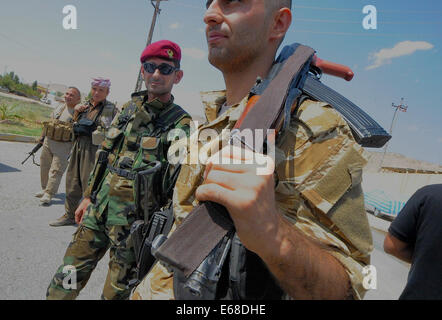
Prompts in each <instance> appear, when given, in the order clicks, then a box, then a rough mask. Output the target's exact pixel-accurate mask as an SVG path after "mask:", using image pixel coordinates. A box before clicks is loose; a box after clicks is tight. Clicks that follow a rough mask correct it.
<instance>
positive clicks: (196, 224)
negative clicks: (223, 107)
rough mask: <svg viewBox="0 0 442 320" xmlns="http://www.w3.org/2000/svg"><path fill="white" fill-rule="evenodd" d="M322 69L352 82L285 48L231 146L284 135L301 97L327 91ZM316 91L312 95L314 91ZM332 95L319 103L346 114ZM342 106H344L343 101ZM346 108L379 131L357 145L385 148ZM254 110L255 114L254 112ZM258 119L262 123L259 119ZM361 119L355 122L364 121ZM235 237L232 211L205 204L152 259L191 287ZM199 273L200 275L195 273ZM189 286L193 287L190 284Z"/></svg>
mask: <svg viewBox="0 0 442 320" xmlns="http://www.w3.org/2000/svg"><path fill="white" fill-rule="evenodd" d="M295 51H296V53H297V54H296V55H295V54H294V53H295ZM285 66H286V67H285ZM319 66H322V67H323V68H324V72H326V73H332V72H333V75H337V76H340V77H342V78H344V79H346V80H347V81H349V80H351V78H352V77H353V75H352V72H351V70H350V69H349V68H347V67H345V66H341V65H333V64H330V63H327V62H325V61H323V60H318V58H317V57H316V58H315V57H314V51H313V49H311V48H308V47H304V46H300V45H298V44H294V45H292V46H288V47H285V48H284V49H283V51H282V52H281V55H280V57H279V58H278V59H277V60H276V61H275V64H274V66H273V67H272V70H271V71H270V73H269V77H268V78H267V79H265V80H259V81H257V84H256V85H255V87H254V88H253V89H252V90H251V94H250V98H249V103H248V104H247V106H246V108H245V110H244V112H243V114H242V115H241V117H240V119H239V120H238V121H237V123H236V124H235V126H234V130H233V131H232V134H231V141H235V140H237V141H240V142H243V141H242V138H241V137H240V134H239V133H240V132H241V130H243V129H246V128H247V129H251V130H252V131H253V130H255V129H261V130H262V129H264V132H266V130H268V129H270V128H273V129H275V131H276V132H277V133H278V132H282V131H283V130H284V128H285V127H286V126H288V124H289V119H290V115H291V113H292V112H293V107H295V108H296V107H297V106H298V105H300V102H302V98H303V97H302V96H307V97H308V98H313V99H315V96H313V95H312V94H311V93H312V92H313V93H317V92H316V91H317V90H316V91H315V89H317V88H320V89H323V87H326V86H324V85H322V84H321V83H320V82H319V81H318V80H317V79H315V78H314V76H315V75H316V77H317V78H318V75H320V74H321V73H322V70H321V69H320V67H319ZM337 66H339V67H337ZM283 67H284V68H283ZM312 81H317V83H319V84H321V85H320V86H318V85H317V86H314V85H310V91H311V92H309V91H307V90H304V86H305V85H306V84H307V83H310V84H311V82H312ZM314 84H316V83H314ZM311 87H312V88H313V89H311ZM327 88H328V87H327ZM328 89H329V88H328ZM330 90H331V89H330ZM332 93H334V95H332V94H330V91H327V94H329V95H327V94H318V95H317V97H319V98H322V97H325V98H328V100H329V101H327V100H326V101H327V102H328V103H330V104H331V105H332V106H333V107H335V109H338V108H340V107H341V109H343V110H346V109H345V108H342V105H338V104H337V103H336V101H335V99H336V97H342V96H340V95H339V94H338V93H336V92H332ZM330 97H331V98H330ZM342 98H343V97H342ZM344 99H345V98H344ZM341 100H342V99H341ZM338 101H340V100H339V99H338ZM347 101H348V100H347ZM295 102H297V103H295ZM345 107H348V108H353V109H352V110H350V111H352V112H353V113H355V114H357V116H358V117H359V118H362V119H363V120H365V122H364V121H362V122H360V123H356V124H352V125H353V127H357V126H358V125H360V124H361V123H362V124H365V123H370V124H372V125H373V127H374V128H375V129H376V130H377V131H376V130H374V131H375V132H373V130H370V128H368V130H365V131H364V130H356V131H354V132H356V134H360V135H359V136H357V138H356V139H357V141H358V140H359V141H358V142H360V143H361V142H362V143H373V144H374V145H383V144H385V142H386V141H388V140H389V139H390V138H391V137H390V136H389V135H388V134H387V133H386V132H385V130H383V129H382V127H380V126H379V125H378V124H377V123H376V122H375V121H374V120H373V119H371V118H370V117H369V116H368V115H367V114H366V113H360V112H359V111H362V110H361V109H360V108H359V107H357V106H356V105H354V104H352V103H348V104H347V105H346V106H345ZM354 107H356V108H354ZM252 110H253V112H251V111H252ZM338 111H339V110H338ZM358 112H359V114H358ZM257 114H258V115H259V117H257V116H256V115H257ZM358 117H356V118H357V119H359V118H358ZM346 120H347V121H348V122H350V121H349V120H354V118H351V117H349V118H347V119H346ZM361 133H362V134H361ZM373 133H375V134H373ZM376 134H377V135H376ZM373 137H374V138H373ZM373 141H374V142H373ZM362 143H361V144H362ZM242 144H243V145H244V147H248V148H249V149H250V147H249V146H248V145H247V144H245V143H244V142H243V143H242ZM264 149H265V144H264V143H262V145H255V146H254V147H252V151H255V152H262V151H263V150H264ZM232 231H234V225H233V222H232V220H231V218H230V216H229V213H228V212H227V210H226V209H225V208H224V207H223V206H221V205H219V204H217V203H213V202H204V203H201V204H200V205H199V206H197V207H195V208H194V209H193V210H192V212H191V213H190V214H189V215H188V216H187V217H186V218H185V219H184V221H183V222H182V224H181V225H180V226H178V228H177V229H176V230H175V232H174V233H172V235H171V236H170V238H169V239H167V240H165V241H164V239H163V241H161V245H160V246H159V247H158V248H155V252H153V254H154V255H155V257H156V258H157V259H159V260H161V261H162V262H163V263H165V264H167V265H168V266H169V267H172V268H174V270H175V272H174V276H175V274H178V276H177V277H178V278H179V277H182V275H179V274H180V273H182V274H183V275H184V276H185V277H186V278H187V279H188V280H187V281H190V280H191V279H192V278H194V272H195V270H196V269H197V268H198V269H201V267H202V266H203V265H204V261H205V260H207V259H209V260H210V259H213V257H214V256H216V255H218V256H219V254H220V253H219V252H218V253H216V254H215V253H214V252H213V248H216V246H217V245H218V244H219V242H220V241H221V240H223V241H225V239H226V237H229V234H231V232H232ZM198 271H200V270H197V271H196V272H198ZM200 278H201V277H200ZM206 278H207V277H206ZM186 285H187V286H188V287H192V286H191V283H189V282H188V283H187V284H186ZM206 285H209V286H210V285H211V284H210V283H206V284H205V285H204V286H206ZM204 286H202V287H204ZM200 287H201V286H200ZM211 289H213V288H211ZM192 291H195V290H192Z"/></svg>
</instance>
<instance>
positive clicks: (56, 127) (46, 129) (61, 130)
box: [42, 105, 72, 142]
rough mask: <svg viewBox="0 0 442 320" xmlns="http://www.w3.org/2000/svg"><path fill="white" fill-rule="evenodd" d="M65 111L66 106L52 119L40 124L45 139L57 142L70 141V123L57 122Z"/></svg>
mask: <svg viewBox="0 0 442 320" xmlns="http://www.w3.org/2000/svg"><path fill="white" fill-rule="evenodd" d="M65 109H66V105H65V106H64V108H62V109H61V110H59V112H58V113H57V114H56V115H55V117H54V119H51V120H49V121H43V122H42V124H43V135H44V136H45V137H48V138H49V139H51V140H54V141H59V142H69V141H72V123H69V122H65V121H60V120H59V119H60V117H61V115H62V113H63V112H64V110H65Z"/></svg>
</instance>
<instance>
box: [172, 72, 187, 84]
mask: <svg viewBox="0 0 442 320" xmlns="http://www.w3.org/2000/svg"><path fill="white" fill-rule="evenodd" d="M183 76H184V72H183V70H178V71H177V72H176V74H175V81H174V82H173V83H174V84H178V83H180V81H181V79H182V78H183Z"/></svg>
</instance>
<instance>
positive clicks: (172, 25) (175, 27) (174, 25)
mask: <svg viewBox="0 0 442 320" xmlns="http://www.w3.org/2000/svg"><path fill="white" fill-rule="evenodd" d="M179 27H180V24H179V23H178V22H175V23H173V24H171V25H170V26H169V29H172V30H176V29H178V28H179Z"/></svg>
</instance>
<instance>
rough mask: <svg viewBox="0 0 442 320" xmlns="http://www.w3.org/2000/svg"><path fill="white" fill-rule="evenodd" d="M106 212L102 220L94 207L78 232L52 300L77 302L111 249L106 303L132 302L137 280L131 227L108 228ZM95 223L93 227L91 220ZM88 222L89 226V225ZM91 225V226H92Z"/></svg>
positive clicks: (52, 289) (53, 284) (53, 283)
mask: <svg viewBox="0 0 442 320" xmlns="http://www.w3.org/2000/svg"><path fill="white" fill-rule="evenodd" d="M106 212H107V210H105V212H103V214H102V215H101V217H100V218H99V219H96V217H95V214H96V213H97V212H96V210H95V208H94V206H93V205H90V206H89V207H88V209H87V212H86V213H85V218H84V219H83V222H82V224H81V225H80V226H79V227H78V229H77V231H76V232H75V233H74V237H73V240H72V242H71V243H70V244H69V246H68V248H67V250H66V253H65V255H64V258H63V264H62V265H61V266H60V267H59V268H58V269H57V272H56V274H55V276H54V277H53V279H52V281H51V283H50V285H49V287H48V290H47V293H46V297H47V299H49V300H70V299H75V298H76V297H77V296H78V294H79V293H80V291H81V289H83V288H84V286H85V285H86V283H87V282H88V280H89V278H90V276H91V274H92V272H93V270H94V269H95V267H96V266H97V263H98V261H100V259H101V258H102V257H103V256H104V254H105V253H106V251H107V249H109V256H110V261H109V269H108V273H107V278H106V282H105V284H104V288H103V293H102V298H104V299H106V300H120V299H121V300H123V299H128V298H129V295H130V291H131V289H132V288H129V281H130V280H132V279H135V278H136V269H135V268H136V261H135V254H134V250H133V242H132V239H131V237H130V226H131V224H132V223H133V221H129V222H130V224H129V225H124V226H121V225H107V223H106V220H107V219H106ZM91 220H92V221H93V223H92V225H93V226H94V227H93V228H91V227H90V225H91V223H90V221H91ZM85 222H86V223H85ZM88 222H89V223H88Z"/></svg>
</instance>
